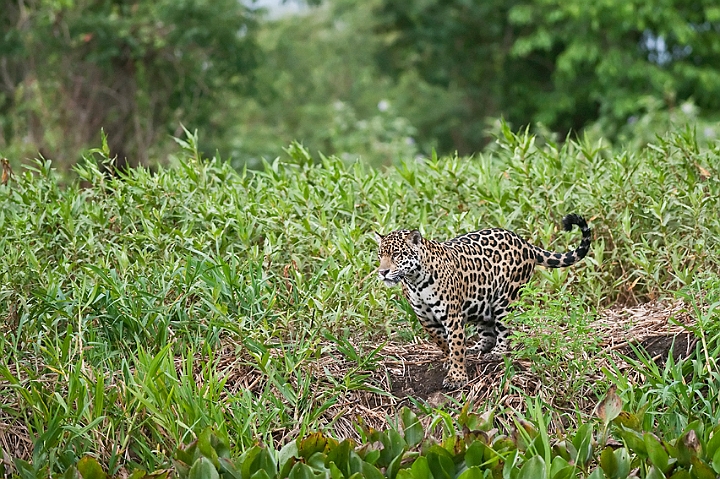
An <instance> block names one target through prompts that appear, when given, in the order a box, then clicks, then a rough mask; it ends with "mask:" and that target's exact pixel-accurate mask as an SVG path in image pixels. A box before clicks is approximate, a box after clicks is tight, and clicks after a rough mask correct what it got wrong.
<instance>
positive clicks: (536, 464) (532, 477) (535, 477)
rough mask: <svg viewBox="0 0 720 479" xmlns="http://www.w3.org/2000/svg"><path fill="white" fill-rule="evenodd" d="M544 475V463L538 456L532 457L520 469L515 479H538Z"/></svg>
mask: <svg viewBox="0 0 720 479" xmlns="http://www.w3.org/2000/svg"><path fill="white" fill-rule="evenodd" d="M545 475H546V474H545V461H544V460H543V458H542V457H540V456H533V457H531V458H530V459H529V460H527V461H525V464H523V466H522V467H521V468H520V473H519V474H518V477H517V479H539V478H544V477H545Z"/></svg>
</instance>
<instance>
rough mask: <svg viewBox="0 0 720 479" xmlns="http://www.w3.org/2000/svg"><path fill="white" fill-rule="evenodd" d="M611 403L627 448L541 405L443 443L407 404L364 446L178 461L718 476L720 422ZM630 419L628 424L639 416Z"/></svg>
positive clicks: (203, 442) (290, 467)
mask: <svg viewBox="0 0 720 479" xmlns="http://www.w3.org/2000/svg"><path fill="white" fill-rule="evenodd" d="M608 402H613V403H615V404H616V405H617V407H615V408H613V416H614V417H612V416H607V415H605V414H602V413H600V414H599V416H600V419H601V421H602V424H603V427H607V426H609V425H611V424H612V428H613V430H614V431H615V432H616V433H617V434H618V435H619V436H620V437H622V438H623V442H624V443H623V444H614V443H613V444H609V443H608V442H607V437H605V438H604V439H603V438H600V437H599V436H598V426H597V424H596V423H595V422H587V423H585V424H583V425H582V426H581V427H580V428H579V429H578V430H577V432H576V433H575V434H574V435H570V436H568V437H567V438H566V440H564V441H561V442H556V443H555V444H554V445H552V446H551V444H550V440H549V437H548V436H547V432H546V430H545V424H544V420H543V416H542V412H541V409H540V407H539V406H538V407H536V408H534V409H532V411H533V412H532V414H533V417H532V418H531V420H529V421H528V420H520V421H518V425H517V426H516V427H512V428H510V429H509V430H507V431H498V429H492V430H491V431H490V432H484V431H481V430H470V429H469V428H468V427H467V423H457V424H454V425H453V427H452V429H451V430H450V431H448V433H447V434H445V435H444V436H443V437H441V438H438V437H435V436H433V435H432V434H430V433H429V431H425V430H423V428H422V426H420V425H419V422H418V419H417V417H416V416H415V415H414V413H412V412H411V411H410V410H409V409H407V408H403V409H402V411H401V415H402V417H403V418H405V419H403V428H401V429H396V428H390V429H388V430H386V431H375V430H368V431H365V436H364V437H363V441H362V443H361V444H355V442H353V441H350V440H348V439H345V440H342V441H338V440H336V439H334V438H332V437H330V436H327V435H324V434H322V433H313V434H310V435H308V436H306V437H298V438H297V439H295V440H293V441H290V442H288V443H287V444H286V445H284V446H283V447H282V448H281V449H280V450H272V449H269V448H267V447H264V446H263V445H254V446H253V447H251V448H249V449H247V450H246V451H244V452H243V453H242V454H240V455H236V456H233V455H232V454H231V452H230V448H229V446H228V444H227V442H226V441H225V440H224V439H222V438H221V437H220V436H218V435H217V434H214V433H213V432H212V431H211V429H209V428H208V429H205V430H204V431H203V432H202V433H201V434H200V436H199V437H198V439H197V440H195V441H193V442H192V443H190V444H188V445H185V446H182V447H179V448H177V449H176V451H175V454H174V457H173V465H174V468H175V471H176V472H177V474H178V476H179V477H180V478H181V479H196V478H209V477H214V478H220V477H224V478H237V477H263V478H271V479H272V478H298V477H310V478H312V477H332V478H350V477H369V478H378V479H381V478H389V479H395V478H400V479H416V478H417V479H422V478H453V477H458V478H461V477H462V478H475V477H478V478H518V479H524V478H527V479H539V478H548V479H561V478H575V477H580V478H608V479H624V478H626V477H628V474H629V473H630V470H631V469H635V471H636V472H635V474H634V477H639V478H655V477H671V476H672V477H696V478H714V477H716V476H715V475H716V473H719V472H720V464H719V463H718V461H717V457H720V453H718V451H720V440H719V439H720V426H716V427H715V428H713V429H712V430H705V429H703V427H702V424H701V423H697V424H695V425H694V426H693V427H689V428H687V429H686V430H685V431H683V432H682V433H681V434H680V435H679V436H677V437H673V438H660V437H658V436H656V435H654V434H652V433H650V432H645V433H644V434H643V432H642V430H638V429H633V428H629V427H627V426H626V425H624V424H623V423H622V422H621V421H618V418H619V415H618V413H620V412H621V411H620V408H622V402H621V401H620V399H619V398H618V397H617V395H616V394H615V392H614V390H610V391H609V392H608V395H607V396H606V398H605V399H604V400H603V401H602V402H601V403H600V404H599V405H598V410H599V411H602V410H604V406H605V405H606V403H608ZM625 414H626V416H625V417H626V418H627V417H632V415H631V414H630V413H625ZM465 419H466V420H468V421H473V422H478V421H482V419H481V416H479V415H478V414H476V413H469V414H466V415H465ZM408 422H410V423H411V424H408ZM708 429H709V428H708ZM409 431H412V432H409ZM503 432H506V433H507V434H503ZM73 469H74V468H71V469H69V470H73ZM77 471H79V472H80V475H81V477H83V478H84V479H90V478H98V477H107V476H105V474H104V473H103V472H102V469H101V467H100V465H99V464H98V463H97V462H96V461H95V460H94V459H93V458H90V457H84V458H83V459H81V460H80V462H79V463H78V466H77ZM136 474H137V477H138V478H140V477H165V476H166V475H167V472H162V471H161V472H156V473H153V474H152V475H151V476H147V475H143V474H144V473H142V472H141V471H139V472H138V473H136ZM134 477H135V476H134Z"/></svg>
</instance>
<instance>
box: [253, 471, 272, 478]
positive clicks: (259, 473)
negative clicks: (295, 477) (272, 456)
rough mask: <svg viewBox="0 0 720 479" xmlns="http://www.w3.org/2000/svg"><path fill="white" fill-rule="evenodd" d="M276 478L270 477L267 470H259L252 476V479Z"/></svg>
mask: <svg viewBox="0 0 720 479" xmlns="http://www.w3.org/2000/svg"><path fill="white" fill-rule="evenodd" d="M274 477H275V476H269V475H268V473H267V472H266V471H265V469H259V470H257V471H255V472H254V473H253V475H252V476H250V479H273V478H274Z"/></svg>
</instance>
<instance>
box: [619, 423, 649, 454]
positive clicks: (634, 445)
mask: <svg viewBox="0 0 720 479" xmlns="http://www.w3.org/2000/svg"><path fill="white" fill-rule="evenodd" d="M617 433H618V435H619V436H620V437H621V438H622V440H623V442H624V443H625V446H626V447H627V448H628V449H629V450H631V451H633V452H634V453H635V454H640V456H643V457H644V456H647V448H646V447H645V440H644V439H643V437H642V436H641V435H640V433H639V432H637V431H634V430H632V429H624V428H621V429H620V430H619V431H618V432H617Z"/></svg>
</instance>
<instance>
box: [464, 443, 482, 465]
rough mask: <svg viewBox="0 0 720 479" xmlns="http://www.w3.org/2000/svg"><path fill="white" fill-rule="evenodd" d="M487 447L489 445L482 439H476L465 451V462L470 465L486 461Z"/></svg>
mask: <svg viewBox="0 0 720 479" xmlns="http://www.w3.org/2000/svg"><path fill="white" fill-rule="evenodd" d="M485 449H487V446H486V445H485V444H483V443H481V442H480V441H475V442H473V443H472V444H470V446H468V448H467V450H466V451H465V464H467V466H468V467H472V466H481V465H482V464H483V463H484V462H485Z"/></svg>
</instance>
